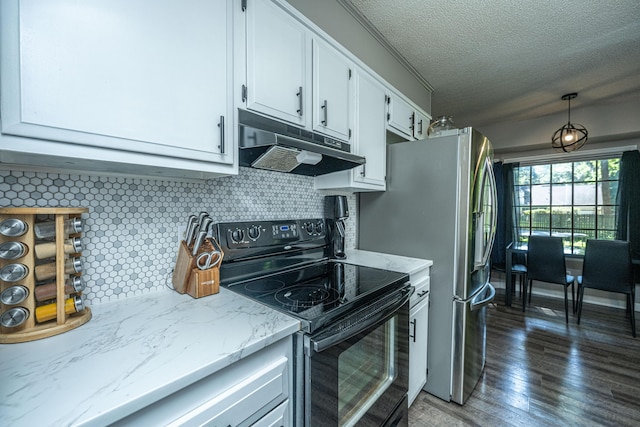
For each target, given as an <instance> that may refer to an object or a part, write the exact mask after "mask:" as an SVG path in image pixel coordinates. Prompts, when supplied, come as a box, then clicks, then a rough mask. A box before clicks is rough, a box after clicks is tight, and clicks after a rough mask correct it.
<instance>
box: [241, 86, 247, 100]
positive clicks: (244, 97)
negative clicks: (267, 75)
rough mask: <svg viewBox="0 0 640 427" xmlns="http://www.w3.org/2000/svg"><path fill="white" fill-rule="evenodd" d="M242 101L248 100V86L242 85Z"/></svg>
mask: <svg viewBox="0 0 640 427" xmlns="http://www.w3.org/2000/svg"><path fill="white" fill-rule="evenodd" d="M242 102H247V86H246V85H242Z"/></svg>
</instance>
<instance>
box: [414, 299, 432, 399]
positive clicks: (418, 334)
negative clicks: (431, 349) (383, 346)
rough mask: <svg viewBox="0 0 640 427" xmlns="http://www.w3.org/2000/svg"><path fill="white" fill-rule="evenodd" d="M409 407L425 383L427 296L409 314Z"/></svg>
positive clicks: (427, 325)
mask: <svg viewBox="0 0 640 427" xmlns="http://www.w3.org/2000/svg"><path fill="white" fill-rule="evenodd" d="M409 316H410V317H409V405H411V404H412V403H413V401H414V400H415V399H416V397H417V396H418V393H420V390H421V389H422V387H423V386H424V385H425V384H426V382H427V331H428V327H429V295H427V296H426V298H425V299H424V300H423V301H421V302H420V303H419V304H418V305H417V306H415V307H413V308H412V309H411V312H410V314H409Z"/></svg>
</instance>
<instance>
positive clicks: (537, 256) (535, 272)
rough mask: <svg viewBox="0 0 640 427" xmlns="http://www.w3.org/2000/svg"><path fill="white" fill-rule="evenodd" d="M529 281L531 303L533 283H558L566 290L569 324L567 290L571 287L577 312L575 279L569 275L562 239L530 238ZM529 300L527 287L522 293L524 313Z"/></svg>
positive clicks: (573, 305)
mask: <svg viewBox="0 0 640 427" xmlns="http://www.w3.org/2000/svg"><path fill="white" fill-rule="evenodd" d="M527 279H528V281H529V302H531V291H532V288H533V281H534V280H537V281H539V282H546V283H557V284H559V285H562V287H563V288H564V312H565V319H566V322H567V323H569V301H568V298H567V288H568V287H569V286H571V306H572V308H573V312H574V313H575V311H576V304H575V287H574V284H573V283H574V281H575V278H574V277H573V276H572V275H570V274H567V266H566V263H565V259H564V249H563V246H562V238H561V237H549V236H531V237H529V243H528V250H527ZM526 299H527V286H526V285H525V287H524V292H523V293H522V311H524V310H525V306H526Z"/></svg>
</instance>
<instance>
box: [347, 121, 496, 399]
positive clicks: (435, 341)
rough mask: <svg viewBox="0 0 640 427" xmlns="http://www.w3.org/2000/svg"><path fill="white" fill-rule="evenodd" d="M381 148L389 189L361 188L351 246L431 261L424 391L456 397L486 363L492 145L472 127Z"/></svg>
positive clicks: (490, 291) (491, 290) (492, 230)
mask: <svg viewBox="0 0 640 427" xmlns="http://www.w3.org/2000/svg"><path fill="white" fill-rule="evenodd" d="M441 134H442V135H441V136H438V137H432V138H428V139H426V140H422V141H413V142H401V143H397V144H391V145H389V146H388V156H387V162H388V164H387V191H385V192H381V193H361V194H360V196H359V221H358V239H359V248H360V249H365V250H372V251H378V252H386V253H391V254H396V255H404V256H411V257H417V258H426V259H431V260H433V267H432V268H431V305H430V308H429V330H428V334H429V336H428V340H427V341H428V347H427V357H428V360H427V366H428V370H427V383H426V385H425V386H424V390H425V391H427V392H429V393H431V394H433V395H435V396H438V397H439V398H441V399H444V400H447V401H449V400H453V401H455V402H457V403H459V404H463V403H464V402H465V401H466V400H467V398H468V397H469V396H470V395H471V392H472V391H473V389H474V388H475V386H476V384H477V382H478V380H479V378H480V376H481V375H482V371H483V369H484V365H485V354H486V311H487V305H488V304H489V302H490V301H492V300H493V298H494V296H495V289H494V287H493V286H492V285H491V284H490V283H489V269H490V267H489V257H490V254H491V248H492V245H493V241H494V237H495V228H496V190H495V179H494V176H493V164H492V162H493V159H492V157H493V156H492V154H493V151H492V147H491V143H490V142H489V140H488V139H487V138H486V137H485V136H484V135H482V134H481V133H480V132H478V131H476V130H474V129H472V128H465V129H460V130H458V129H456V130H449V131H443V132H441Z"/></svg>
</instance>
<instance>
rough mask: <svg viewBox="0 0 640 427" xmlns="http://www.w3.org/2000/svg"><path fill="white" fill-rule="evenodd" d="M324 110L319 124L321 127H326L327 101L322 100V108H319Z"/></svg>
mask: <svg viewBox="0 0 640 427" xmlns="http://www.w3.org/2000/svg"><path fill="white" fill-rule="evenodd" d="M320 108H322V109H323V110H324V120H323V121H322V122H321V123H322V124H323V125H325V126H326V125H327V110H328V108H327V100H326V99H325V100H324V103H323V104H322V106H321V107H320Z"/></svg>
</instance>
